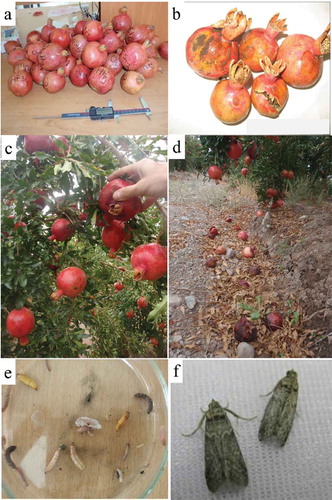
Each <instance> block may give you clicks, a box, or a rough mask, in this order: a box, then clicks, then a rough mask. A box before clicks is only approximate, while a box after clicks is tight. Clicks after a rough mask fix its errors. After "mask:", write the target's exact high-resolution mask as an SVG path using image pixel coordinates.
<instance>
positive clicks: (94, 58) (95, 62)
mask: <svg viewBox="0 0 332 500" xmlns="http://www.w3.org/2000/svg"><path fill="white" fill-rule="evenodd" d="M106 59H107V51H106V47H105V45H102V44H101V43H99V42H89V43H87V44H86V45H85V47H84V48H83V50H82V61H83V64H85V66H87V67H88V68H90V69H93V68H99V67H100V66H103V65H104V63H105V62H106Z"/></svg>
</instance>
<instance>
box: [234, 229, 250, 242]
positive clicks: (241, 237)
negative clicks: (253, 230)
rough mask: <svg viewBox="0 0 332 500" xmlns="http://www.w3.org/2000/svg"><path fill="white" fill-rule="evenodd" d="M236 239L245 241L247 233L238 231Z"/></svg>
mask: <svg viewBox="0 0 332 500" xmlns="http://www.w3.org/2000/svg"><path fill="white" fill-rule="evenodd" d="M237 237H238V238H240V240H243V241H247V239H248V233H247V232H246V231H240V232H239V234H238V235H237Z"/></svg>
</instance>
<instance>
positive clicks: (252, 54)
mask: <svg viewBox="0 0 332 500" xmlns="http://www.w3.org/2000/svg"><path fill="white" fill-rule="evenodd" d="M278 17H279V14H275V15H274V16H273V17H272V18H271V19H270V21H269V23H268V25H267V28H266V29H264V28H255V29H253V30H250V31H248V32H247V33H245V35H244V36H243V38H242V40H241V42H240V45H239V54H240V59H242V61H243V62H244V63H245V64H246V65H247V66H249V68H250V69H251V71H261V67H260V64H259V60H260V59H262V58H263V57H265V56H268V57H269V59H270V60H271V61H272V62H274V61H275V60H276V57H277V53H278V48H279V47H278V44H277V42H276V37H277V35H278V34H279V33H282V32H283V31H285V30H286V19H278ZM280 59H282V57H281V56H280Z"/></svg>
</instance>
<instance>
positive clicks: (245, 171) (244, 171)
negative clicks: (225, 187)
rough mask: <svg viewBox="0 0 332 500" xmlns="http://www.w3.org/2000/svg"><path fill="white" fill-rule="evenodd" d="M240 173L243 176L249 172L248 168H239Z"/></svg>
mask: <svg viewBox="0 0 332 500" xmlns="http://www.w3.org/2000/svg"><path fill="white" fill-rule="evenodd" d="M241 174H242V175H244V177H246V176H247V175H248V174H249V170H248V169H247V168H243V169H242V170H241Z"/></svg>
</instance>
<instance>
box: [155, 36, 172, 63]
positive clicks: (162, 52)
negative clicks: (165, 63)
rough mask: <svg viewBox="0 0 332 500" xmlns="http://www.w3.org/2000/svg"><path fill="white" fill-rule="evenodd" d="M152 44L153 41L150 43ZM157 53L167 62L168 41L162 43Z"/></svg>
mask: <svg viewBox="0 0 332 500" xmlns="http://www.w3.org/2000/svg"><path fill="white" fill-rule="evenodd" d="M152 40H153V39H152ZM152 43H153V41H152ZM158 52H159V54H160V56H161V57H162V58H163V59H166V60H168V41H167V40H166V41H165V42H162V43H161V44H160V45H159V47H158Z"/></svg>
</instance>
